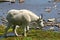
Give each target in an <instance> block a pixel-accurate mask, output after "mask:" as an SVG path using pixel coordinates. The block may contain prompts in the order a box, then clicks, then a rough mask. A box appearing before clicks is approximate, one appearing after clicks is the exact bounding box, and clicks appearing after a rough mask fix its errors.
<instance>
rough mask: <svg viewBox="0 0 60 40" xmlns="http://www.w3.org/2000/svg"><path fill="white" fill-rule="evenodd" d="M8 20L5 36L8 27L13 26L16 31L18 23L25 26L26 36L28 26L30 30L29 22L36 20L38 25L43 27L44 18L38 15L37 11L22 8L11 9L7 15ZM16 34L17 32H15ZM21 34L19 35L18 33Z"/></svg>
mask: <svg viewBox="0 0 60 40" xmlns="http://www.w3.org/2000/svg"><path fill="white" fill-rule="evenodd" d="M6 19H7V21H8V25H7V28H6V31H5V36H6V34H7V31H8V29H9V28H10V27H11V26H13V31H15V28H16V25H18V26H20V27H23V29H24V36H26V31H27V30H26V29H27V28H28V30H29V24H30V23H31V22H36V23H37V25H38V26H39V27H41V28H42V27H43V26H44V24H43V19H42V18H41V16H40V17H39V16H37V15H36V14H35V13H33V12H31V11H29V10H26V9H22V10H15V9H12V10H9V11H8V14H7V17H6ZM15 34H16V32H15ZM16 36H19V35H16Z"/></svg>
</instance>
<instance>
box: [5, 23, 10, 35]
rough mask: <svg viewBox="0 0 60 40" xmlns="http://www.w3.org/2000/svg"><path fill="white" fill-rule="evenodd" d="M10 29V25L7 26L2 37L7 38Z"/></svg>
mask: <svg viewBox="0 0 60 40" xmlns="http://www.w3.org/2000/svg"><path fill="white" fill-rule="evenodd" d="M10 27H11V25H10V24H8V25H7V27H6V28H5V33H4V36H7V31H8V30H9V28H10Z"/></svg>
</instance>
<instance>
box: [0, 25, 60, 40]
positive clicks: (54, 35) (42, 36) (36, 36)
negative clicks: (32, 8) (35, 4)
mask: <svg viewBox="0 0 60 40" xmlns="http://www.w3.org/2000/svg"><path fill="white" fill-rule="evenodd" d="M4 31H5V28H4V27H3V26H1V27H0V35H3V33H4ZM11 31H12V29H10V30H9V32H11ZM18 33H21V30H20V32H19V31H18ZM0 39H1V40H60V32H53V31H43V30H39V29H38V30H36V29H31V30H30V31H29V32H28V33H27V37H24V36H20V37H16V36H14V37H7V38H0Z"/></svg>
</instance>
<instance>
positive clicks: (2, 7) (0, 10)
mask: <svg viewBox="0 0 60 40" xmlns="http://www.w3.org/2000/svg"><path fill="white" fill-rule="evenodd" d="M48 1H49V0H45V1H44V0H25V1H24V3H18V0H16V2H15V3H10V2H2V3H0V16H3V17H6V15H7V12H8V11H9V10H11V9H19V10H20V9H28V10H31V11H32V12H34V13H35V14H36V15H38V16H40V15H41V14H43V18H44V19H45V20H47V19H48V18H60V14H58V12H59V11H60V2H58V3H56V5H57V7H56V9H55V8H53V7H54V4H53V1H52V2H50V3H49V2H48ZM47 7H51V12H45V9H46V8H47ZM58 22H59V20H58ZM0 24H1V20H0ZM55 28H56V27H55ZM56 29H57V30H59V29H58V28H56Z"/></svg>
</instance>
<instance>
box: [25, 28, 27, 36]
mask: <svg viewBox="0 0 60 40" xmlns="http://www.w3.org/2000/svg"><path fill="white" fill-rule="evenodd" d="M24 36H25V37H26V36H27V35H26V27H24Z"/></svg>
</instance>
